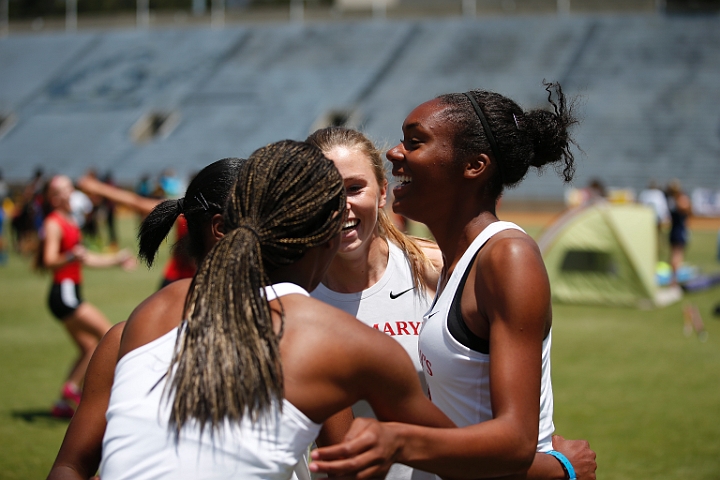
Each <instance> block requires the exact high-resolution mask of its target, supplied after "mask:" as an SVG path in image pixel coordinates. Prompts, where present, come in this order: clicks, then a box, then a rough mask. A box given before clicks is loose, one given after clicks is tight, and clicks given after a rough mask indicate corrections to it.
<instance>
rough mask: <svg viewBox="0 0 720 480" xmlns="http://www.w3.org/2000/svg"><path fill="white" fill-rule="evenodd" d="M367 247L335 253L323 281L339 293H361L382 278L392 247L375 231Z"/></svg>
mask: <svg viewBox="0 0 720 480" xmlns="http://www.w3.org/2000/svg"><path fill="white" fill-rule="evenodd" d="M367 243H368V245H367V247H366V248H358V249H356V250H355V251H352V252H345V253H341V252H338V253H337V255H335V258H334V259H333V261H332V263H331V264H330V268H328V271H327V273H326V274H325V277H323V280H322V283H323V285H325V286H326V287H327V288H329V289H330V290H332V291H334V292H339V293H357V292H362V291H363V290H367V289H368V288H370V287H372V286H373V285H375V284H376V283H377V282H379V281H380V279H381V278H382V276H383V275H384V274H385V270H386V269H387V265H388V255H389V253H390V247H389V246H388V242H387V240H386V239H384V238H382V237H381V236H380V234H379V233H378V232H377V230H376V231H375V233H374V234H373V236H372V239H371V240H370V241H369V242H367Z"/></svg>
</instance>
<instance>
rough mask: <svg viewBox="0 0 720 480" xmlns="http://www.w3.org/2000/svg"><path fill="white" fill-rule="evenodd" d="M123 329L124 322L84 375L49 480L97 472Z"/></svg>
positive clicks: (102, 343) (114, 329) (109, 336)
mask: <svg viewBox="0 0 720 480" xmlns="http://www.w3.org/2000/svg"><path fill="white" fill-rule="evenodd" d="M124 328H125V322H122V323H119V324H117V325H115V326H114V327H112V328H111V329H110V330H108V332H107V333H106V334H105V336H104V337H103V338H102V340H101V341H100V343H99V344H98V346H97V348H96V349H95V353H94V354H93V356H92V359H91V360H90V364H89V365H88V369H87V373H86V375H85V387H84V389H83V396H82V401H81V402H80V405H79V406H78V409H77V411H76V412H75V415H74V416H73V418H72V420H71V421H70V425H69V426H68V429H67V432H66V433H65V439H64V440H63V443H62V446H61V447H60V451H59V452H58V455H57V458H56V459H55V463H54V464H53V466H52V469H51V470H50V474H49V475H48V480H70V479H73V480H76V479H83V480H87V479H88V478H90V477H92V476H93V475H95V472H97V469H98V466H99V465H100V457H101V452H102V440H103V435H104V434H105V426H106V421H105V412H106V411H107V407H108V403H109V402H110V391H111V389H112V383H113V378H114V377H115V365H116V363H117V358H118V350H119V348H120V338H121V336H122V332H123V329H124Z"/></svg>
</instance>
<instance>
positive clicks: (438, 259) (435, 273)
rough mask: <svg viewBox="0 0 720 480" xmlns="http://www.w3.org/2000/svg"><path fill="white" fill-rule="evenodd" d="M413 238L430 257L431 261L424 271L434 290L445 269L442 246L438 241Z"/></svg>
mask: <svg viewBox="0 0 720 480" xmlns="http://www.w3.org/2000/svg"><path fill="white" fill-rule="evenodd" d="M413 240H415V242H416V243H417V244H418V246H419V247H420V250H422V252H423V253H424V254H425V257H426V258H427V259H428V262H429V263H428V264H427V265H426V266H425V272H424V276H425V284H426V285H427V286H428V288H430V289H432V290H433V291H434V289H435V286H436V285H437V282H438V280H439V279H440V272H442V269H443V256H442V252H441V251H440V247H438V245H437V243H435V242H433V241H431V240H428V239H426V238H418V237H413Z"/></svg>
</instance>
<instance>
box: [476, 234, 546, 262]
mask: <svg viewBox="0 0 720 480" xmlns="http://www.w3.org/2000/svg"><path fill="white" fill-rule="evenodd" d="M478 258H479V260H480V261H481V262H482V267H483V268H493V267H496V268H502V269H504V268H507V267H508V266H510V265H514V264H517V263H519V264H521V265H527V264H528V262H529V263H535V262H538V261H539V262H540V263H542V255H541V254H540V248H539V247H538V245H537V243H536V242H535V240H533V239H532V237H530V235H528V234H527V233H524V232H522V231H520V230H514V229H508V230H503V231H502V232H499V233H497V234H496V235H494V236H493V237H492V238H491V239H490V240H488V242H487V244H486V245H485V247H484V248H483V249H482V250H481V254H480V256H479V257H478Z"/></svg>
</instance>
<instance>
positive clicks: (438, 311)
mask: <svg viewBox="0 0 720 480" xmlns="http://www.w3.org/2000/svg"><path fill="white" fill-rule="evenodd" d="M436 313H440V310H435V311H434V312H433V313H431V314H430V315H428V316H427V317H425V318H430V317H432V316H433V315H435V314H436Z"/></svg>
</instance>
